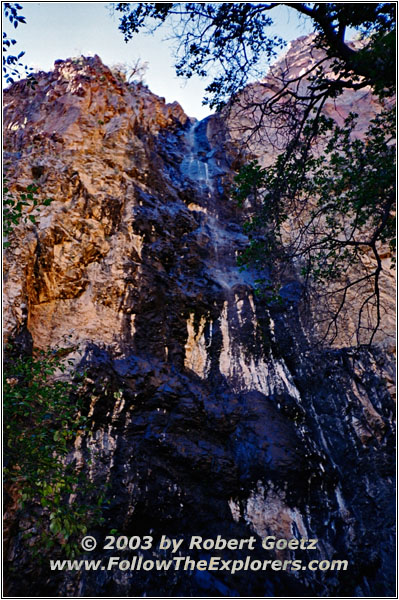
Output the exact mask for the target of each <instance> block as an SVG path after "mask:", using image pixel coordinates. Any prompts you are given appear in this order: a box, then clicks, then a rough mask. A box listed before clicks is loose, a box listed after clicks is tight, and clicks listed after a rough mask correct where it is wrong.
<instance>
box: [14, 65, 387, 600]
mask: <svg viewBox="0 0 399 600" xmlns="http://www.w3.org/2000/svg"><path fill="white" fill-rule="evenodd" d="M37 79H38V83H37V86H36V87H35V88H34V89H31V88H28V87H27V86H26V85H25V83H24V82H19V83H16V84H14V85H13V86H11V88H9V89H8V90H5V93H4V100H5V113H4V125H5V138H4V149H5V159H4V161H5V167H6V169H7V178H8V180H9V187H10V189H12V191H13V192H14V193H16V194H18V192H20V191H23V190H24V189H25V188H26V186H27V185H28V184H30V183H32V182H33V183H35V184H36V185H37V186H38V187H39V189H40V195H41V197H43V198H45V197H52V198H53V202H52V203H51V204H50V205H49V206H48V207H41V209H40V214H39V217H38V219H37V224H33V223H28V224H24V223H23V224H21V225H19V226H18V227H17V228H16V230H15V233H14V234H13V236H12V237H11V238H10V246H9V248H8V249H7V252H6V266H5V286H4V290H5V332H6V335H7V336H9V338H10V339H14V340H17V342H18V343H19V344H20V346H21V347H22V348H24V349H25V350H27V351H29V349H30V348H31V347H32V345H33V346H34V347H38V348H47V347H53V348H54V347H56V346H62V347H63V348H66V347H67V348H69V356H68V357H69V358H70V359H71V360H72V361H73V362H74V365H75V367H76V368H83V367H84V368H85V369H86V370H87V374H88V375H87V377H88V381H89V382H90V386H89V390H88V392H87V398H86V399H85V401H86V405H87V412H88V414H89V415H90V432H89V433H88V434H87V435H86V436H84V437H81V438H79V440H78V442H77V444H76V447H75V450H74V453H73V455H72V456H73V458H74V460H76V461H77V464H79V465H81V468H83V469H85V468H86V469H87V473H88V477H89V478H90V479H91V480H92V481H93V482H94V483H95V485H96V486H98V489H99V490H101V489H105V490H106V496H107V499H108V500H109V504H108V507H107V511H106V514H105V523H104V524H102V525H99V526H98V527H97V528H94V529H93V531H90V532H89V533H91V534H92V535H94V536H95V537H96V539H104V537H105V535H107V534H108V533H109V532H110V531H111V529H116V530H117V531H118V532H120V533H121V534H125V535H128V536H130V535H152V536H153V537H154V538H155V539H158V537H159V536H161V535H167V536H169V537H175V538H184V539H185V540H186V541H187V540H189V539H190V537H191V536H192V535H200V536H202V537H203V538H215V537H216V536H217V535H218V534H220V535H222V536H224V537H225V538H239V539H241V538H249V536H251V535H254V536H256V537H257V539H259V540H260V539H262V538H264V537H265V536H268V535H271V536H276V537H277V538H286V539H291V538H298V539H299V538H305V539H310V538H312V539H313V538H314V539H318V540H319V541H318V544H317V548H316V549H315V550H287V549H286V550H278V551H275V552H270V551H269V552H266V551H265V550H262V548H261V547H260V546H258V548H257V550H255V551H253V552H252V553H251V556H252V557H253V558H260V559H262V560H263V559H265V558H270V557H272V558H279V559H287V560H288V559H291V560H293V559H295V558H301V559H303V560H304V561H306V560H311V559H317V560H322V559H326V560H333V559H346V560H348V563H349V566H348V569H347V570H346V571H345V570H341V571H332V572H330V571H323V572H322V571H310V570H300V571H267V572H263V571H258V572H250V571H241V572H237V573H236V574H235V575H234V576H232V575H231V574H229V573H228V572H227V571H221V572H218V571H217V572H216V571H215V572H209V571H199V570H193V571H168V572H162V571H160V572H154V571H149V572H145V571H139V572H135V571H123V572H122V571H120V570H118V569H114V570H110V571H107V570H105V571H104V570H103V571H97V572H90V571H88V572H83V571H81V572H69V573H66V572H61V571H60V572H54V571H53V572H51V571H50V570H49V568H48V566H47V563H46V564H43V565H41V566H38V564H37V563H36V562H35V561H34V560H32V557H31V556H30V555H29V551H27V550H26V548H24V546H23V541H22V537H21V533H19V532H18V528H17V527H14V529H13V531H14V534H13V536H12V537H11V539H10V540H9V543H8V548H7V553H8V559H9V561H10V562H14V564H17V566H18V569H19V571H20V572H21V571H22V570H24V572H25V575H24V577H20V576H15V575H13V574H12V573H13V572H11V575H10V577H9V581H8V589H9V593H10V594H11V595H17V596H23V595H26V594H29V595H30V596H45V595H56V596H58V595H64V596H108V597H112V596H143V595H147V596H237V595H243V596H285V597H287V596H288V597H289V596H306V595H316V596H343V595H344V596H350V595H356V596H368V595H375V596H385V595H389V594H391V593H392V590H393V585H394V558H393V549H394V545H393V543H394V537H393V535H394V534H393V531H392V523H393V516H392V515H393V514H394V513H393V510H394V506H393V505H394V493H393V477H394V454H393V449H394V439H395V438H394V432H393V408H394V407H393V390H394V388H393V373H394V371H393V365H392V361H391V353H390V347H389V348H388V350H387V346H386V345H385V346H384V344H383V343H380V344H379V345H376V346H375V347H374V348H372V349H367V348H356V347H347V346H345V345H343V344H341V345H340V347H335V348H327V349H323V348H321V347H315V346H314V344H313V341H312V339H311V336H310V335H309V331H307V330H306V328H304V327H303V324H302V322H301V318H300V306H299V305H300V293H299V291H298V282H296V281H295V279H292V280H290V281H287V283H286V285H285V287H283V289H282V297H283V303H282V304H279V305H276V306H267V305H266V304H265V303H264V301H263V300H262V299H261V298H259V297H257V296H256V294H255V293H254V279H255V277H256V275H255V274H254V273H252V272H251V270H246V271H242V270H240V269H239V268H238V267H237V262H236V259H237V254H238V253H239V252H240V250H242V249H243V248H244V247H245V245H246V244H247V242H248V239H247V238H246V236H245V235H244V234H243V232H242V220H243V215H242V211H241V210H239V209H238V208H237V206H236V205H235V203H234V201H233V200H232V199H231V197H230V195H229V193H228V189H229V185H230V184H231V183H232V180H233V176H234V166H235V161H236V159H237V149H236V148H237V140H234V132H233V131H232V128H230V129H229V128H228V127H226V125H225V123H224V121H223V120H222V117H221V116H220V115H215V116H211V117H208V118H207V119H205V120H203V121H201V122H197V121H195V120H194V119H190V118H189V117H187V116H186V115H185V114H184V112H183V110H182V109H181V107H180V106H179V105H178V104H177V103H175V104H165V102H164V100H163V99H162V98H159V97H157V96H155V95H154V94H152V93H151V92H150V91H149V90H148V89H147V88H146V87H145V86H143V85H140V84H127V83H125V82H123V81H122V80H120V79H118V77H117V76H116V75H115V73H112V72H111V71H110V70H109V69H108V68H107V67H105V66H104V65H103V64H102V63H101V61H100V59H99V58H98V57H94V58H86V59H83V58H82V59H76V60H72V59H69V60H66V61H58V62H57V63H56V64H55V67H54V71H52V72H51V73H39V74H38V75H37ZM89 448H91V451H92V450H93V449H94V456H95V457H96V458H95V460H94V463H93V464H92V465H90V466H86V467H85V466H84V465H85V462H86V459H87V457H88V455H89ZM105 484H106V487H105ZM24 519H25V523H26V522H28V523H29V515H26V514H25V515H24ZM31 526H32V524H31ZM33 526H34V524H33ZM108 554H109V552H108V553H104V552H101V549H99V550H98V551H95V552H93V553H91V554H90V555H89V558H90V559H94V558H96V557H97V558H103V557H104V555H106V556H108ZM111 554H112V552H111ZM214 554H215V552H212V551H199V550H194V551H192V552H191V553H190V555H191V557H192V558H196V559H198V558H204V559H209V557H210V556H212V555H214ZM216 554H217V553H216ZM227 554H229V555H228V558H229V559H230V558H237V559H239V558H243V557H245V556H246V555H247V554H248V553H247V552H245V551H244V550H239V551H238V550H237V551H234V552H230V553H227ZM227 554H226V553H223V554H222V556H223V557H224V558H226V557H227ZM142 555H143V556H144V557H145V558H147V559H149V558H154V557H159V556H162V557H164V555H162V554H160V553H159V552H158V553H157V551H156V550H145V551H143V552H142Z"/></svg>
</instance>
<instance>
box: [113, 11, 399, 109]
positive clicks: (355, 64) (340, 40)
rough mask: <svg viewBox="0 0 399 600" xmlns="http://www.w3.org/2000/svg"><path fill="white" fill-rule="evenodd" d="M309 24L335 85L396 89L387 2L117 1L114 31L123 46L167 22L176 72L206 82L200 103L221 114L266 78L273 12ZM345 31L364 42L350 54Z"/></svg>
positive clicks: (272, 49) (274, 39) (278, 44)
mask: <svg viewBox="0 0 399 600" xmlns="http://www.w3.org/2000/svg"><path fill="white" fill-rule="evenodd" d="M282 5H284V6H287V7H289V8H290V9H291V10H293V11H296V12H297V13H299V14H301V15H304V16H305V17H307V18H310V19H311V20H312V22H313V24H314V28H315V31H317V32H319V34H320V35H319V38H318V40H317V43H318V45H319V46H322V47H323V48H324V49H325V50H326V51H327V54H328V57H329V58H334V59H335V70H336V73H337V74H339V75H340V77H341V78H343V77H345V76H347V75H348V74H349V73H350V74H351V77H352V78H353V77H354V76H355V77H363V78H364V79H365V80H366V81H367V83H372V84H373V85H374V86H375V87H376V88H377V87H378V90H379V91H380V92H381V93H382V92H383V90H384V91H385V92H386V89H387V86H388V88H389V94H391V93H392V90H393V86H394V84H395V66H394V65H395V53H396V49H395V33H394V27H395V5H394V3H391V2H383V3H368V4H364V3H363V4H360V3H357V4H353V3H342V2H323V3H322V2H319V3H316V2H315V3H302V2H297V3H278V2H271V3H264V2H256V3H252V2H207V3H200V2H163V3H159V2H136V3H129V2H119V3H116V6H115V7H116V10H117V11H118V12H121V13H122V14H123V16H122V17H121V20H120V26H119V29H120V30H121V31H122V33H123V34H124V38H125V41H128V40H130V39H131V38H132V37H133V35H134V34H135V33H137V32H138V31H140V30H141V29H147V31H153V30H154V29H156V28H157V27H159V26H160V25H163V24H166V23H169V25H170V28H171V31H173V34H172V36H174V37H175V38H177V41H178V47H177V53H176V56H177V59H176V72H177V74H178V75H179V76H183V77H186V78H189V77H191V76H192V75H193V74H197V75H199V76H201V77H207V76H210V75H212V76H213V80H212V81H211V83H210V84H209V85H208V87H207V88H206V92H207V94H208V95H207V96H206V97H205V99H204V103H205V104H209V105H210V106H211V107H216V108H217V109H220V108H222V107H223V106H224V105H225V103H226V102H228V101H230V99H231V97H232V96H235V95H236V94H237V93H238V92H239V91H240V90H242V89H243V87H244V86H245V85H246V84H247V83H248V81H250V80H251V79H254V78H256V77H259V76H264V73H265V72H266V67H267V65H268V64H269V63H270V60H271V59H273V58H275V56H276V52H277V51H278V50H280V49H281V48H282V47H283V46H284V45H285V42H284V40H283V39H282V38H281V37H280V36H276V35H271V34H270V33H269V27H270V26H271V25H273V19H272V15H273V10H274V9H275V8H276V7H278V6H282ZM348 27H351V28H353V29H356V30H357V31H358V32H359V35H361V36H362V38H363V39H364V40H365V43H364V45H363V47H362V48H361V49H358V50H355V49H353V48H352V47H351V46H350V45H349V44H348V43H347V42H346V40H345V32H346V30H347V28H348Z"/></svg>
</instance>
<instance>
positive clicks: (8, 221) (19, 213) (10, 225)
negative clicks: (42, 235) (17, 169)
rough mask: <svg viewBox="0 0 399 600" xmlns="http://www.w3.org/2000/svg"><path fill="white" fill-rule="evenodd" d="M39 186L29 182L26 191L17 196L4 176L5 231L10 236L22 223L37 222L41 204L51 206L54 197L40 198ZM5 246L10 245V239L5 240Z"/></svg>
mask: <svg viewBox="0 0 399 600" xmlns="http://www.w3.org/2000/svg"><path fill="white" fill-rule="evenodd" d="M38 191H39V188H38V187H37V186H36V185H34V184H29V185H28V186H27V188H26V191H25V192H24V193H21V194H20V195H19V197H18V198H17V197H15V195H14V193H12V192H11V191H10V190H9V188H8V186H7V179H6V178H4V187H3V233H4V235H5V236H7V237H8V236H10V235H11V234H12V232H13V230H14V228H15V227H16V226H17V225H19V224H20V223H27V222H28V221H30V222H31V223H33V224H36V222H37V216H38V208H39V206H49V204H51V202H53V198H45V199H44V200H39V198H38ZM3 245H4V247H7V246H9V245H10V242H9V241H6V242H4V244H3Z"/></svg>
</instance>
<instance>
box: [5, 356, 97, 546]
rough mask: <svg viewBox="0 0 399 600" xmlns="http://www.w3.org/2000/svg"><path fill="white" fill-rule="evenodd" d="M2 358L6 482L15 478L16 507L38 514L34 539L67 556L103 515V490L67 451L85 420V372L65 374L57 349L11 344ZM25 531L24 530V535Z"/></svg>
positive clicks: (61, 358)
mask: <svg viewBox="0 0 399 600" xmlns="http://www.w3.org/2000/svg"><path fill="white" fill-rule="evenodd" d="M7 350H8V354H7V357H6V360H5V364H4V409H3V410H4V413H3V414H4V423H5V429H4V442H5V482H6V484H12V483H16V484H17V486H18V490H19V500H20V507H21V509H22V508H24V507H25V506H26V507H27V506H29V509H30V510H29V512H30V515H33V517H34V519H35V528H34V529H35V532H31V534H30V535H35V546H37V547H38V548H54V547H55V546H56V545H57V544H60V545H61V546H62V548H63V550H64V551H65V552H66V554H67V555H68V556H74V555H75V554H76V553H77V551H78V541H79V539H80V537H81V535H83V534H85V533H86V531H87V528H88V527H90V525H92V524H93V523H96V522H99V521H101V504H102V502H103V497H102V496H101V495H100V497H99V498H98V500H97V501H96V502H94V503H93V502H90V500H89V499H90V497H93V490H92V486H91V484H90V483H89V482H88V481H87V479H86V477H85V475H84V473H82V472H79V470H78V469H77V466H76V464H75V462H74V461H71V462H68V454H69V452H70V451H71V448H72V447H73V443H74V442H75V441H76V439H77V437H78V436H83V435H84V434H85V432H86V430H87V427H88V421H87V417H85V416H84V414H83V411H82V409H83V406H82V401H81V400H80V395H79V392H80V387H81V386H82V383H83V382H84V374H77V373H75V376H74V378H73V379H72V381H70V380H65V379H63V378H62V375H63V374H64V373H66V372H67V363H66V361H65V357H63V356H62V354H63V352H65V351H64V350H63V349H59V350H58V351H50V350H49V351H43V350H38V351H36V352H35V353H34V355H33V356H18V355H16V354H15V352H14V350H13V347H12V346H9V347H8V349H7ZM28 535H29V534H28Z"/></svg>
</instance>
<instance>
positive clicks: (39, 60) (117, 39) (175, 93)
mask: <svg viewBox="0 0 399 600" xmlns="http://www.w3.org/2000/svg"><path fill="white" fill-rule="evenodd" d="M21 5H22V6H23V10H22V11H21V13H22V14H23V15H24V16H25V17H26V25H23V24H22V25H20V26H19V27H18V28H17V29H16V30H14V29H13V28H11V26H7V22H6V21H4V29H5V30H6V31H7V32H8V33H9V34H10V35H11V36H12V37H14V38H15V39H16V40H17V42H18V44H17V45H16V46H15V50H18V52H19V51H21V50H25V52H26V54H25V56H24V57H23V60H24V61H25V63H26V64H28V65H30V66H33V67H35V68H38V69H40V70H44V71H47V70H50V69H52V67H53V64H54V61H55V60H57V59H65V58H68V57H71V56H79V55H81V54H83V55H85V56H87V55H89V54H98V55H99V56H100V57H101V59H102V61H103V62H104V63H105V64H106V65H108V66H111V65H113V64H116V63H128V64H129V63H134V62H135V60H136V59H138V58H140V59H141V60H142V61H145V62H148V70H147V73H146V76H145V83H147V85H148V86H149V88H150V89H151V91H153V92H154V93H155V94H158V95H159V96H163V97H164V98H166V101H167V102H173V101H174V100H177V101H178V102H179V103H180V104H181V105H182V107H183V109H184V111H185V112H186V113H187V114H188V115H189V116H191V117H196V118H199V119H200V118H203V117H205V116H207V115H208V114H209V112H210V111H209V109H208V108H207V107H204V106H202V104H201V102H202V97H203V92H204V88H205V86H206V83H205V82H204V80H202V79H200V78H197V77H195V78H194V77H193V78H191V79H190V80H189V81H187V82H185V81H184V80H182V79H181V78H177V77H176V74H175V71H174V68H173V47H172V46H171V44H170V42H168V41H165V40H164V38H165V35H166V33H165V31H163V30H162V29H161V30H159V31H158V32H157V33H156V35H155V36H148V35H145V34H139V35H137V36H136V37H134V38H133V40H131V41H130V42H128V43H127V44H126V43H125V42H124V41H123V35H122V33H121V32H120V31H119V30H118V23H119V16H120V14H119V13H115V14H114V16H112V15H111V12H110V8H109V7H110V3H104V2H21ZM271 16H272V17H273V20H275V22H276V27H275V28H274V30H273V33H277V34H278V35H280V36H281V37H283V38H284V39H285V40H287V41H290V40H292V39H295V38H296V37H299V36H300V35H304V34H306V33H309V32H310V31H312V26H311V23H309V22H307V21H306V19H298V17H297V13H296V12H295V11H293V10H290V9H289V8H287V7H279V8H277V9H274V10H273V12H272V15H271Z"/></svg>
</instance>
